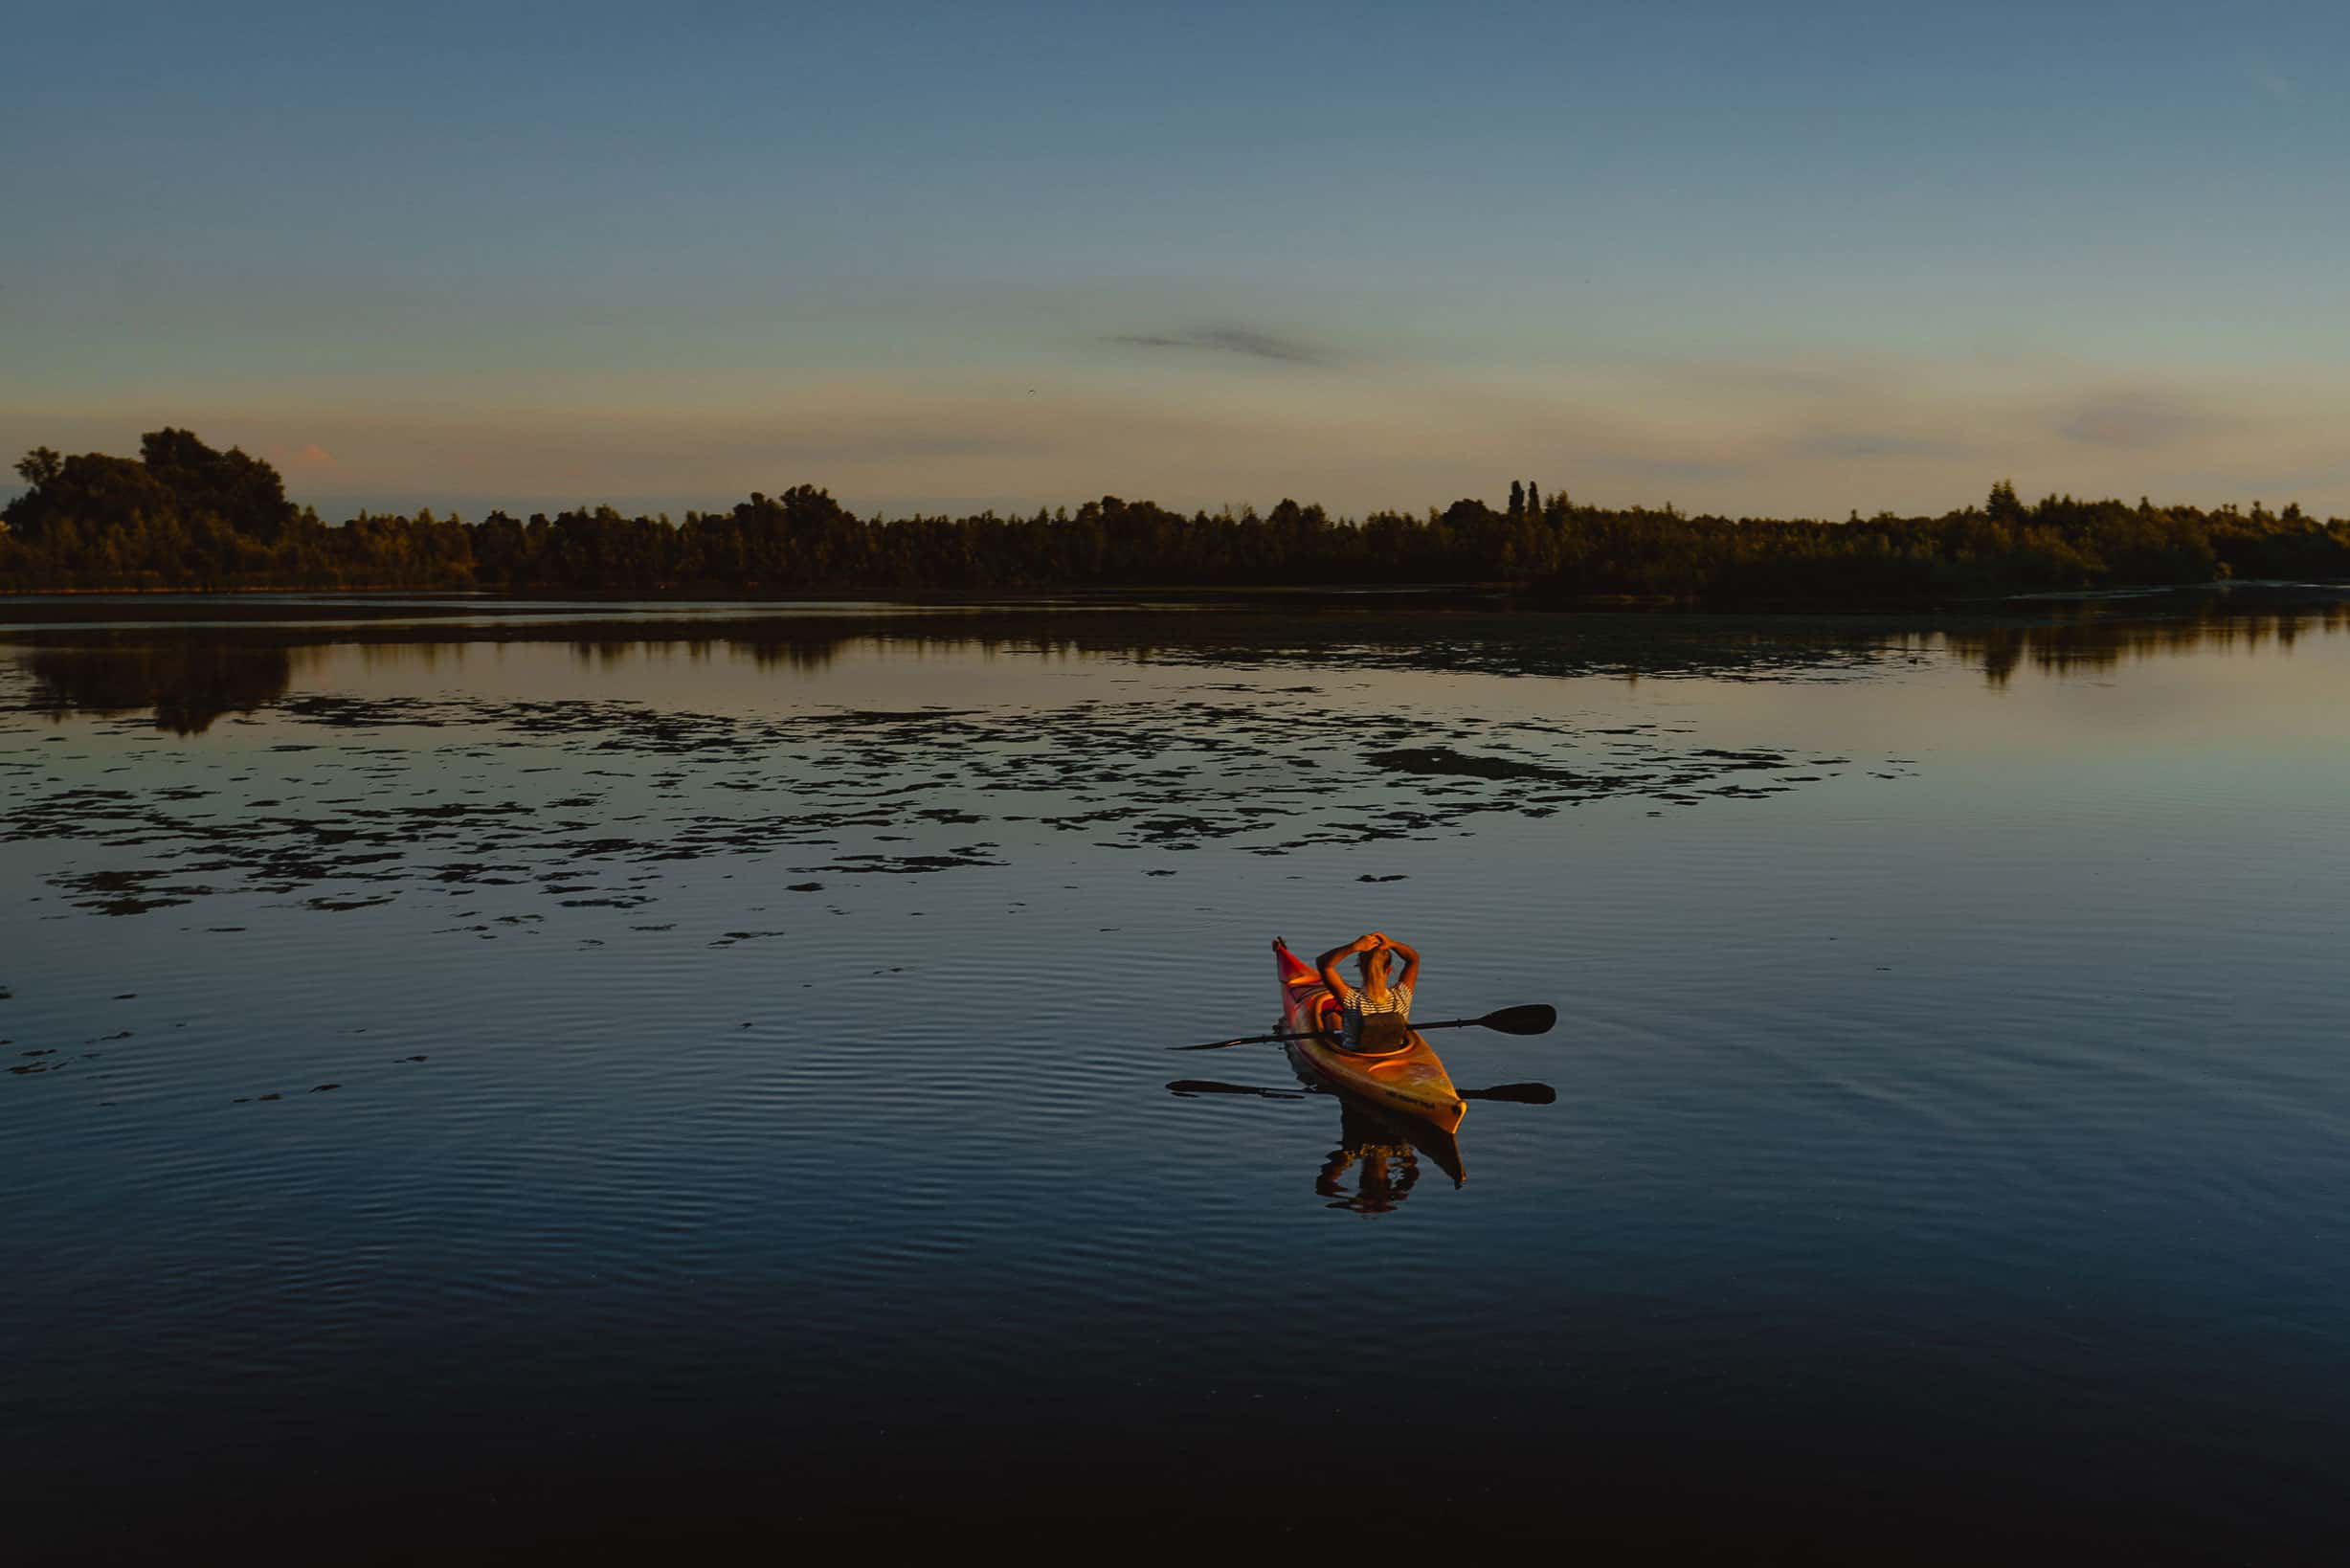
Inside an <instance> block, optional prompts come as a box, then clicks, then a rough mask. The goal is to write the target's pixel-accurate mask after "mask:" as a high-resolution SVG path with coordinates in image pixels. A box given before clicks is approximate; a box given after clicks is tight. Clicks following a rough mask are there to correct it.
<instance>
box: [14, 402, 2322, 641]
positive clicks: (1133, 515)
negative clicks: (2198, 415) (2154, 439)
mask: <svg viewBox="0 0 2350 1568" xmlns="http://www.w3.org/2000/svg"><path fill="white" fill-rule="evenodd" d="M16 471H17V473H18V474H20V475H22V476H23V477H24V479H25V481H26V482H27V483H28V484H29V485H30V486H31V488H30V489H29V490H27V491H25V492H24V493H23V494H21V495H19V496H18V497H17V498H16V499H15V500H14V501H13V502H11V503H10V504H9V505H8V506H7V507H6V508H5V509H0V522H5V523H6V525H7V528H6V531H5V532H4V533H0V590H8V591H14V592H25V591H34V590H42V589H231V588H322V589H334V588H352V589H366V588H402V589H458V588H481V589H492V590H513V591H557V592H561V591H575V592H594V593H632V594H650V593H671V592H694V593H721V594H831V593H862V592H895V593H917V594H918V593H934V592H959V591H987V592H1018V591H1023V590H1055V589H1078V588H1117V587H1125V588H1151V587H1193V586H1215V585H1225V586H1231V585H1245V586H1260V585H1269V584H1315V583H1326V584H1332V585H1363V584H1421V583H1469V582H1476V583H1503V584H1509V585H1511V586H1513V587H1515V588H1518V589H1521V590H1524V591H1526V592H1528V593H1530V594H1534V595H1536V596H1542V597H1552V598H1556V599H1560V600H1574V599H1584V598H1594V597H1602V596H1617V595H1623V596H1633V597H1639V598H1649V599H1670V600H1676V601H1681V602H1688V603H1704V604H1712V605H1779V604H1785V605H1794V604H1802V605H1812V606H1837V605H1865V604H1874V605H1882V604H1911V603H1914V604H1933V603H1944V602H1949V601H1952V600H1956V599H1962V598H1971V597H1979V596H1984V595H1990V594H2010V593H2023V592H2030V591H2035V590H2056V589H2075V588H2094V587H2100V586H2120V585H2125V584H2155V583H2182V582H2203V581H2207V580H2209V579H2211V578H2214V577H2223V576H2236V577H2299V578H2350V523H2345V522H2343V521H2341V520H2339V519H2337V520H2333V521H2326V522H2321V521H2319V520H2317V519H2316V518H2313V517H2309V516H2307V515H2305V514H2304V513H2303V512H2302V511H2301V509H2300V507H2299V506H2297V505H2292V506H2287V507H2286V508H2285V509H2284V510H2283V511H2281V512H2272V511H2269V510H2267V509H2266V508H2265V507H2263V506H2261V505H2260V504H2258V503H2257V502H2255V503H2254V504H2252V507H2251V509H2250V510H2249V511H2242V510H2239V509H2237V508H2236V507H2235V506H2232V505H2228V506H2222V507H2220V508H2218V509H2217V510H2213V511H2205V510H2202V509H2200V508H2197V507H2192V506H2156V505H2153V504H2149V503H2147V502H2145V501H2140V502H2139V503H2138V504H2137V505H2134V506H2133V505H2129V504H2125V503H2122V502H2118V501H2076V500H2074V499H2073V498H2071V497H2070V496H2050V497H2048V499H2046V500H2044V501H2041V502H2039V503H2038V504H2026V503H2025V502H2024V501H2023V500H2022V499H2021V498H2020V497H2018V496H2017V494H2016V492H2015V487H2014V486H2013V485H2012V484H2009V483H2006V482H2001V483H1998V484H1995V485H1993V486H1992V487H1991V491H1990V494H1989V496H1988V498H1987V499H1986V500H1985V502H1984V504H1982V505H1980V506H1969V507H1967V508H1965V509H1964V510H1962V511H1954V512H1947V513H1944V514H1943V515H1942V516H1939V517H1895V516H1893V515H1891V513H1880V514H1878V515H1877V516H1875V517H1871V518H1863V517H1861V516H1859V515H1858V514H1857V513H1855V514H1854V515H1853V516H1852V517H1850V518H1849V519H1847V520H1846V521H1844V522H1841V523H1837V522H1820V521H1792V522H1790V521H1778V520H1772V519H1763V518H1739V519H1731V518H1724V517H1690V516H1686V515H1684V514H1682V513H1681V512H1679V511H1677V510H1675V509H1674V508H1673V507H1671V506H1666V507H1664V508H1662V509H1651V508H1648V507H1643V506H1635V507H1631V508H1627V509H1617V508H1608V507H1600V506H1586V505H1579V504H1576V503H1575V502H1574V501H1572V500H1571V499H1570V498H1569V497H1568V496H1567V495H1566V494H1565V492H1563V491H1554V492H1552V493H1550V494H1548V495H1545V494H1543V493H1542V491H1541V490H1540V489H1539V487H1538V486H1535V485H1533V484H1528V483H1524V482H1512V483H1511V486H1510V500H1509V502H1508V504H1506V506H1504V507H1502V508H1501V509H1495V508H1494V507H1492V506H1489V505H1488V504H1486V503H1484V502H1482V501H1459V502H1455V503H1454V504H1452V505H1450V506H1449V507H1446V508H1445V509H1444V510H1443V511H1441V512H1440V511H1436V510H1434V509H1430V510H1429V511H1428V512H1426V513H1424V514H1421V515H1406V514H1403V513H1399V512H1375V513H1373V514H1372V515H1370V516H1368V517H1365V518H1362V519H1360V520H1359V521H1357V520H1353V519H1339V518H1332V516H1330V514H1329V513H1327V512H1326V511H1324V510H1323V508H1321V507H1320V506H1302V505H1299V504H1297V503H1296V502H1293V501H1285V502H1283V503H1282V504H1280V505H1278V506H1275V507H1274V508H1272V510H1270V511H1269V512H1265V513H1263V514H1260V513H1258V512H1256V511H1254V510H1253V509H1251V510H1245V511H1242V512H1240V513H1238V514H1234V513H1231V512H1219V513H1214V514H1211V513H1207V512H1197V513H1194V514H1192V515H1190V516H1185V515H1183V514H1181V513H1178V512H1172V511H1168V510H1167V509H1165V508H1164V507H1161V506H1157V505H1154V504H1151V503H1149V502H1128V501H1121V500H1118V499H1117V498H1115V497H1112V496H1105V497H1103V498H1102V499H1101V500H1100V501H1089V502H1087V503H1085V504H1084V505H1082V506H1080V507H1078V508H1077V509H1076V510H1075V511H1073V512H1072V511H1069V510H1067V509H1066V508H1062V509H1057V510H1055V511H1052V512H1049V513H1048V512H1045V511H1041V510H1040V511H1038V512H1037V513H1036V514H1035V515H1034V516H1030V517H1005V516H999V515H997V514H996V513H995V512H992V511H991V512H982V513H979V514H977V515H976V516H971V517H908V518H896V519H889V520H884V519H881V518H860V517H858V516H856V515H855V514H854V513H852V512H850V511H848V510H847V509H846V508H844V507H842V506H841V505H840V504H839V503H838V502H836V501H834V500H833V498H832V497H831V496H830V495H829V494H827V493H826V492H824V491H822V490H819V489H816V488H814V487H812V486H808V485H800V486H797V487H795V488H793V489H790V490H786V491H785V492H784V493H783V494H781V495H780V496H767V495H760V494H756V493H754V494H752V495H751V497H750V499H749V500H747V501H744V502H742V503H740V504H737V505H735V506H734V507H733V508H732V509H731V510H728V511H722V512H691V513H688V514H686V517H685V519H684V521H683V522H682V523H673V522H671V521H670V520H669V519H668V518H667V517H665V516H663V517H659V518H647V517H624V516H622V515H621V514H620V513H618V512H616V511H615V510H613V509H612V508H611V507H609V506H598V507H595V508H593V509H592V510H588V509H583V510H575V511H567V512H562V513H560V514H558V515H556V516H553V517H548V516H546V515H544V514H533V515H532V516H531V517H530V518H529V519H527V520H526V521H522V520H517V519H515V518H512V517H508V516H507V515H506V514H504V512H492V513H491V514H490V515H489V516H488V517H486V518H483V519H482V520H481V521H480V522H478V523H466V522H464V521H462V520H461V519H459V518H457V517H454V516H453V517H448V518H436V517H435V516H434V515H433V514H432V512H430V511H429V510H427V511H419V512H417V513H416V514H415V515H414V516H413V517H376V516H369V515H366V514H364V513H363V514H362V515H360V516H358V517H355V518H353V519H351V520H350V521H348V522H347V523H343V524H340V525H329V524H327V523H325V521H323V520H322V519H321V518H320V517H319V516H318V515H317V513H316V512H314V511H312V510H311V509H309V508H307V507H302V506H297V505H295V504H293V503H292V502H290V501H288V500H287V499H286V495H285V485H284V482H283V481H282V480H281V479H280V476H279V474H278V472H277V470H276V469H275V468H273V467H271V466H270V465H269V464H268V463H266V462H264V461H262V460H260V459H257V458H252V457H248V456H247V455H246V454H244V453H243V452H240V451H237V450H235V449H231V450H229V451H226V452H220V451H215V450H214V449H213V448H212V447H209V446H207V445H205V444H204V442H202V441H200V440H198V439H197V438H196V437H194V436H193V435H191V434H190V433H189V432H187V431H184V430H159V431H156V432H154V433H152V434H151V435H148V436H146V437H143V438H142V440H141V442H140V455H139V457H138V458H136V459H130V458H116V457H107V456H104V455H101V454H98V453H88V454H84V455H82V456H80V457H73V458H67V457H61V456H59V455H58V454H57V453H56V452H54V451H51V450H50V449H48V448H46V447H44V448H41V449H39V450H37V451H34V452H33V453H31V454H29V455H28V456H27V457H26V458H25V459H24V460H23V461H21V462H19V463H18V464H17V465H16Z"/></svg>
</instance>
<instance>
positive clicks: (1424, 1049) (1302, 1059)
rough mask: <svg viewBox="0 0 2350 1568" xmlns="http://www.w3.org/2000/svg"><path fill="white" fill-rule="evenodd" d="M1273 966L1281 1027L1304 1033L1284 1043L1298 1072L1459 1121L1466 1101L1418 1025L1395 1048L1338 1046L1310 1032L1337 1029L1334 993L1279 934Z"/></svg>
mask: <svg viewBox="0 0 2350 1568" xmlns="http://www.w3.org/2000/svg"><path fill="white" fill-rule="evenodd" d="M1273 967H1274V969H1275V971H1276V972H1277V973H1278V974H1279V975H1280V977H1281V1020H1282V1028H1283V1029H1284V1030H1285V1031H1286V1032H1287V1033H1288V1034H1291V1035H1297V1036H1302V1037H1307V1038H1302V1039H1296V1040H1291V1041H1289V1042H1287V1047H1286V1048H1287V1051H1288V1053H1289V1060H1290V1061H1291V1062H1292V1063H1294V1064H1296V1065H1297V1068H1298V1070H1299V1072H1300V1073H1301V1074H1304V1075H1308V1076H1309V1077H1310V1078H1311V1079H1314V1080H1317V1081H1319V1082H1321V1083H1323V1084H1327V1085H1328V1086H1331V1087H1332V1088H1334V1089H1340V1090H1343V1091H1344V1092H1346V1093H1348V1094H1352V1095H1354V1097H1356V1098H1357V1099H1359V1100H1361V1101H1363V1102H1364V1103H1366V1104H1368V1105H1372V1106H1376V1107H1377V1108H1378V1109H1382V1110H1387V1111H1393V1112H1400V1113H1402V1114H1405V1115H1408V1116H1412V1117H1415V1118H1417V1119H1419V1120H1421V1121H1424V1122H1429V1123H1432V1124H1434V1126H1435V1127H1436V1128H1437V1129H1438V1130H1439V1131H1444V1132H1450V1131H1452V1130H1453V1129H1454V1128H1457V1127H1459V1126H1460V1125H1461V1118H1462V1117H1463V1116H1465V1115H1466V1114H1467V1113H1468V1105H1467V1103H1466V1101H1464V1100H1463V1099H1462V1098H1461V1094H1460V1091H1459V1090H1458V1089H1455V1088H1454V1087H1453V1086H1452V1078H1451V1075H1450V1074H1448V1073H1446V1072H1445V1071H1444V1063H1443V1062H1441V1061H1439V1060H1438V1059H1437V1055H1436V1053H1435V1052H1434V1051H1432V1050H1430V1049H1428V1042H1426V1041H1425V1040H1423V1039H1421V1034H1420V1031H1419V1030H1417V1029H1414V1030H1412V1031H1410V1033H1409V1034H1408V1035H1407V1036H1406V1037H1405V1040H1404V1043H1403V1044H1402V1045H1400V1046H1399V1047H1398V1048H1396V1049H1395V1050H1392V1051H1380V1052H1376V1053H1373V1052H1367V1051H1349V1050H1342V1049H1340V1048H1339V1046H1338V1044H1337V1043H1336V1042H1334V1041H1328V1040H1319V1039H1314V1038H1311V1037H1312V1036H1313V1035H1314V1034H1315V1032H1316V1031H1318V1030H1323V1029H1328V1030H1332V1031H1333V1032H1334V1031H1335V1030H1336V1029H1337V1027H1338V998H1337V997H1333V996H1332V995H1331V991H1330V987H1328V986H1326V985H1324V984H1323V983H1322V976H1321V975H1319V974H1315V973H1314V971H1313V968H1312V966H1310V965H1309V964H1308V963H1307V962H1306V961H1305V960H1304V959H1302V958H1300V957H1299V956H1298V955H1297V954H1296V953H1294V952H1290V951H1289V947H1288V944H1287V943H1286V942H1284V941H1282V940H1281V939H1280V938H1279V937H1275V938H1274V939H1273Z"/></svg>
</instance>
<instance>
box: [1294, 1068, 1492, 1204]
mask: <svg viewBox="0 0 2350 1568" xmlns="http://www.w3.org/2000/svg"><path fill="white" fill-rule="evenodd" d="M1415 1144H1424V1145H1426V1146H1427V1147H1426V1149H1425V1153H1426V1154H1427V1156H1428V1162H1429V1163H1430V1164H1432V1165H1434V1166H1435V1167H1436V1168H1437V1169H1438V1170H1440V1171H1443V1172H1444V1174H1445V1175H1446V1176H1450V1177H1452V1184H1453V1186H1455V1187H1456V1188H1457V1187H1459V1186H1461V1185H1462V1184H1463V1183H1464V1182H1466V1180H1467V1179H1468V1177H1467V1174H1466V1171H1465V1170H1464V1169H1463V1167H1462V1164H1461V1145H1460V1141H1459V1140H1458V1139H1457V1138H1455V1137H1454V1136H1453V1135H1452V1134H1451V1133H1449V1132H1442V1131H1438V1130H1437V1129H1435V1128H1433V1127H1428V1128H1424V1129H1422V1130H1421V1131H1419V1132H1418V1134H1417V1136H1410V1135H1407V1129H1406V1127H1405V1126H1404V1125H1403V1124H1399V1123H1395V1122H1390V1121H1388V1120H1387V1119H1386V1118H1384V1117H1382V1116H1380V1115H1378V1114H1377V1113H1376V1112H1374V1111H1371V1110H1367V1109H1363V1108H1361V1107H1358V1106H1354V1105H1351V1104H1349V1103H1348V1102H1347V1100H1346V1099H1345V1098H1344V1097H1343V1096H1341V1097H1340V1098H1339V1101H1338V1147H1337V1148H1335V1149H1333V1150H1332V1151H1331V1152H1330V1154H1329V1157H1327V1158H1326V1159H1324V1160H1323V1162H1322V1171H1321V1174H1320V1175H1319V1176H1315V1177H1314V1183H1313V1190H1314V1191H1315V1192H1317V1193H1319V1194H1321V1195H1322V1197H1324V1198H1329V1199H1331V1200H1332V1201H1331V1203H1330V1207H1332V1208H1333V1209H1345V1210H1348V1211H1349V1212H1351V1213H1354V1214H1386V1213H1389V1212H1390V1211H1392V1210H1393V1209H1394V1208H1395V1206H1396V1205H1397V1204H1399V1203H1400V1202H1402V1201H1403V1200H1404V1199H1405V1198H1408V1197H1410V1196H1411V1192H1412V1189H1413V1188H1414V1187H1415V1186H1418V1185H1419V1183H1420V1155H1421V1152H1422V1151H1421V1149H1418V1148H1415V1147H1414V1146H1415ZM1351 1169H1354V1170H1357V1175H1356V1176H1355V1180H1354V1191H1353V1192H1351V1193H1350V1192H1348V1191H1347V1187H1346V1175H1347V1172H1348V1171H1349V1170H1351Z"/></svg>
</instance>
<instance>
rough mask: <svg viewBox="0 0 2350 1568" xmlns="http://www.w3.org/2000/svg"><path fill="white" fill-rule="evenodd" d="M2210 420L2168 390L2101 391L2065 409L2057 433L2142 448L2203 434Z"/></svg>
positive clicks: (2096, 442) (2078, 439)
mask: <svg viewBox="0 0 2350 1568" xmlns="http://www.w3.org/2000/svg"><path fill="white" fill-rule="evenodd" d="M2209 423H2210V422H2209V421H2208V420H2207V419H2206V418H2205V415H2204V414H2203V413H2202V412H2201V411H2200V410H2198V409H2196V408H2195V407H2194V406H2192V405H2191V404H2189V403H2187V402H2186V401H2185V400H2184V399H2182V398H2179V397H2175V396H2173V395H2171V394H2170V393H2167V392H2100V393H2093V394H2092V395H2090V396H2088V397H2086V398H2084V399H2083V400H2082V401H2080V402H2079V403H2076V404H2074V405H2073V406H2072V407H2071V408H2070V409H2069V410H2067V411H2065V412H2064V414H2062V415H2061V416H2060V418H2059V421H2058V423H2057V427H2056V433H2057V434H2058V435H2059V436H2062V437H2064V438H2065V439H2066V440H2068V441H2075V442H2078V443H2079V444H2081V445H2083V446H2110V447H2118V448H2120V449H2122V450H2124V451H2131V452H2139V451H2145V450H2147V449H2149V448H2152V447H2160V446H2169V445H2172V444H2174V443H2176V442H2178V441H2181V440H2184V439H2188V438H2190V437H2195V436H2197V435H2200V434H2203V433H2204V432H2205V430H2206V429H2207V428H2208V426H2209Z"/></svg>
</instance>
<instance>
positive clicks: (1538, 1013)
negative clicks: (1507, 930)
mask: <svg viewBox="0 0 2350 1568" xmlns="http://www.w3.org/2000/svg"><path fill="white" fill-rule="evenodd" d="M1557 1022H1558V1009H1557V1008H1555V1007H1553V1006H1551V1005H1550V1004H1549V1003H1548V1002H1530V1003H1528V1004H1527V1005H1526V1006H1524V1007H1505V1008H1503V1009H1501V1010H1500V1011H1499V1012H1497V1013H1488V1014H1487V1015H1486V1016H1485V1017H1483V1018H1481V1019H1445V1020H1444V1022H1442V1023H1415V1024H1413V1025H1412V1027H1413V1028H1415V1029H1419V1030H1422V1031H1425V1030H1429V1029H1498V1030H1500V1031H1501V1032H1502V1033H1503V1034H1505V1035H1547V1034H1549V1033H1550V1032H1551V1030H1552V1029H1553V1028H1554V1027H1555V1025H1556V1024H1557ZM1337 1038H1338V1037H1337V1036H1336V1035H1335V1034H1331V1033H1324V1034H1318V1035H1293V1034H1290V1033H1288V1032H1287V1030H1276V1031H1275V1032H1273V1033H1272V1034H1269V1035H1242V1036H1241V1037H1240V1038H1239V1039H1238V1040H1211V1041H1209V1042H1207V1043H1206V1044H1204V1045H1170V1046H1168V1047H1167V1048H1168V1049H1169V1050H1171V1051H1220V1050H1222V1049H1223V1048H1224V1047H1225V1046H1227V1045H1262V1044H1265V1042H1268V1041H1275V1040H1335V1039H1337Z"/></svg>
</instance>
